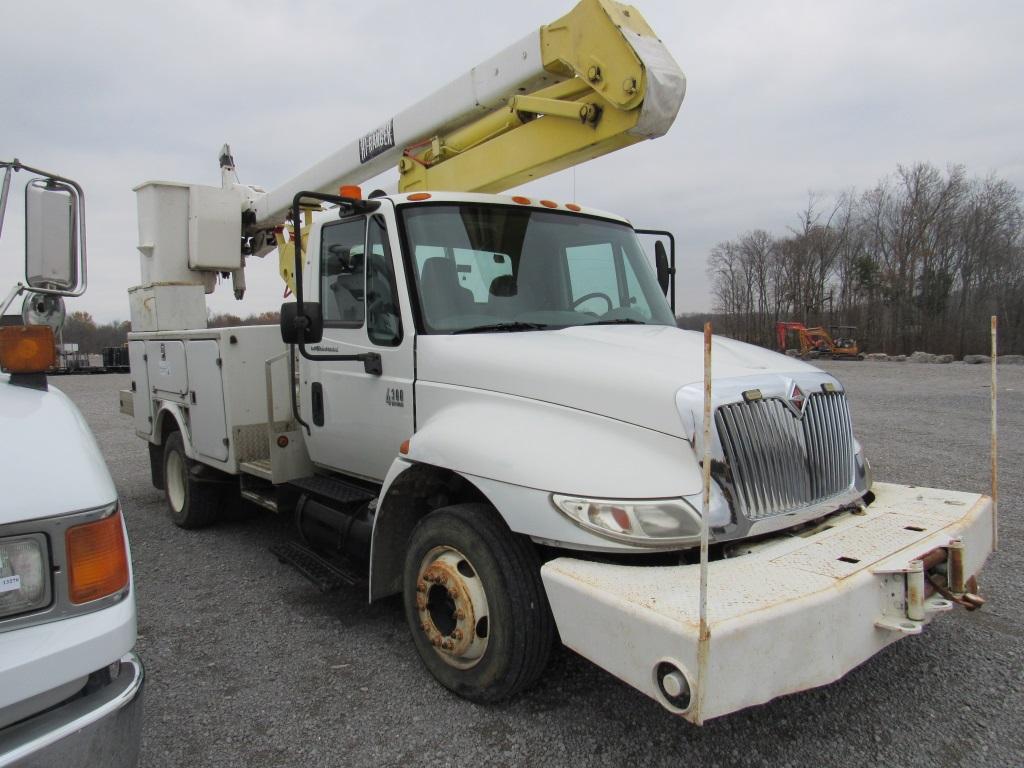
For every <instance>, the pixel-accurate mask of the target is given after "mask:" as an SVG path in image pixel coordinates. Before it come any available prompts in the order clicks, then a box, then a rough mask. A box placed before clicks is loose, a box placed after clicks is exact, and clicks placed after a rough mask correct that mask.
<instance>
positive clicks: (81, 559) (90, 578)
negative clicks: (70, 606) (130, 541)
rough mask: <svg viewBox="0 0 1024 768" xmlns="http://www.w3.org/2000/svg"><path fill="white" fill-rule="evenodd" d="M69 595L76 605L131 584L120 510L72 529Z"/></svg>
mask: <svg viewBox="0 0 1024 768" xmlns="http://www.w3.org/2000/svg"><path fill="white" fill-rule="evenodd" d="M64 540H65V545H66V548H67V557H68V595H69V597H70V598H71V602H72V603H75V604H79V603H87V602H89V601H91V600H99V599H100V598H101V597H106V596H107V595H112V594H114V593H115V592H120V591H121V590H122V589H124V588H125V587H127V586H128V550H127V548H126V546H125V540H124V526H123V524H122V522H121V510H120V509H118V510H117V511H116V512H114V514H112V515H108V516H107V517H104V518H103V519H102V520H96V521H94V522H91V523H83V524H82V525H76V526H74V527H73V528H69V529H68V531H67V533H66V534H65V539H64Z"/></svg>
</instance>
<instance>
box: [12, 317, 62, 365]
mask: <svg viewBox="0 0 1024 768" xmlns="http://www.w3.org/2000/svg"><path fill="white" fill-rule="evenodd" d="M55 362H57V349H56V347H55V346H54V343H53V329H52V328H50V326H48V325H9V326H7V327H5V328H0V368H2V369H3V370H5V371H7V372H8V373H45V372H46V371H47V369H49V368H50V367H52V366H53V364H54V363H55Z"/></svg>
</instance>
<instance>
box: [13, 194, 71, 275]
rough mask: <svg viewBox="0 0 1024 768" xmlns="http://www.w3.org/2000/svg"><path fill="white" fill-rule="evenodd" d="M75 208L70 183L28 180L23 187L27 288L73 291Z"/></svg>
mask: <svg viewBox="0 0 1024 768" xmlns="http://www.w3.org/2000/svg"><path fill="white" fill-rule="evenodd" d="M78 208H79V197H78V193H77V191H76V190H75V188H74V187H72V186H71V185H70V184H65V183H64V182H62V181H56V180H55V179H32V181H30V182H29V183H28V184H26V185H25V281H26V283H27V284H28V286H29V287H30V288H44V289H50V290H58V291H73V290H75V289H76V288H77V286H78V281H79V275H78V262H79V259H78V236H77V231H78Z"/></svg>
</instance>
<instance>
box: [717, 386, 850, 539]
mask: <svg viewBox="0 0 1024 768" xmlns="http://www.w3.org/2000/svg"><path fill="white" fill-rule="evenodd" d="M715 425H716V427H717V428H718V438H719V440H720V441H721V443H722V448H723V449H724V451H725V458H726V462H727V463H728V466H729V469H730V472H731V475H732V486H733V491H734V494H735V497H736V503H737V504H738V505H739V509H740V511H741V512H742V513H743V514H744V515H746V516H747V517H748V518H749V519H751V520H760V519H762V518H765V517H772V516H773V515H781V514H783V513H786V512H791V511H793V510H796V509H800V508H802V507H806V506H809V505H811V504H814V503H816V502H819V501H824V500H826V499H829V498H831V497H832V496H835V495H836V494H838V493H841V492H843V491H845V490H846V489H847V488H849V487H850V486H851V485H852V484H853V481H854V477H853V429H852V427H851V425H850V408H849V405H848V404H847V402H846V395H845V394H843V393H842V392H816V393H814V394H812V395H810V396H808V398H807V402H806V403H805V405H804V410H803V415H802V417H797V415H796V414H795V413H794V412H793V410H792V409H791V408H790V406H789V405H788V404H787V403H786V402H785V401H783V400H781V399H779V398H774V397H773V398H764V399H759V400H751V401H749V402H742V403H732V404H729V405H723V406H720V407H719V408H718V410H717V411H716V412H715Z"/></svg>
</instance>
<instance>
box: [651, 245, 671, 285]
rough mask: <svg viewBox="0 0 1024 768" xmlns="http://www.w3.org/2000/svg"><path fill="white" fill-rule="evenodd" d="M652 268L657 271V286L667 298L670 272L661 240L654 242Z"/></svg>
mask: <svg viewBox="0 0 1024 768" xmlns="http://www.w3.org/2000/svg"><path fill="white" fill-rule="evenodd" d="M654 266H655V268H656V269H657V270H658V285H660V286H661V292H662V293H664V294H665V295H666V296H668V290H669V285H670V281H669V278H670V276H671V271H670V270H669V267H668V256H667V255H666V254H665V244H664V243H662V242H661V240H656V241H655V242H654Z"/></svg>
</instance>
